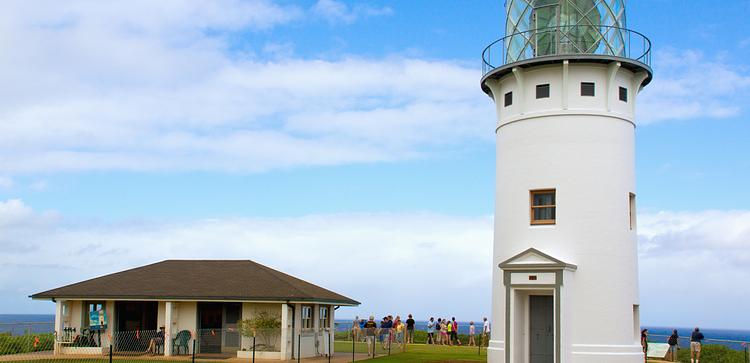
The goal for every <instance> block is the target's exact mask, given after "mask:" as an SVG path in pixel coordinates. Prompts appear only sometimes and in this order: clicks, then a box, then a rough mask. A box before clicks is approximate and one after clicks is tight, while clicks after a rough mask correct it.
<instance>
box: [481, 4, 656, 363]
mask: <svg viewBox="0 0 750 363" xmlns="http://www.w3.org/2000/svg"><path fill="white" fill-rule="evenodd" d="M506 12H507V24H506V36H505V37H504V38H502V39H500V40H498V41H496V42H495V43H493V44H491V45H490V46H489V47H487V49H485V51H484V53H483V60H484V76H483V77H482V81H481V85H482V89H483V90H484V92H485V93H487V94H488V95H489V96H490V97H491V98H492V99H493V100H494V101H495V104H496V107H497V128H496V134H497V187H496V188H497V189H496V201H495V202H496V206H495V241H494V264H493V278H492V282H493V286H492V290H493V291H492V319H493V329H492V335H491V340H490V343H489V362H491V363H497V362H507V363H547V362H550V363H552V362H555V363H558V362H563V363H569V362H570V363H586V362H591V363H617V362H632V363H636V362H643V352H642V350H641V347H640V342H639V340H640V331H639V330H640V329H639V325H640V322H639V312H638V310H639V309H638V261H637V246H636V228H635V160H634V159H635V120H634V115H635V112H634V111H635V100H636V95H637V94H638V92H639V91H640V90H641V89H642V88H643V87H644V86H645V85H646V84H648V83H649V82H650V81H651V77H652V72H651V68H650V48H651V45H650V42H649V40H648V39H647V38H646V37H645V36H643V35H641V34H640V33H638V32H635V31H633V30H628V29H627V27H626V23H625V0H507V1H506Z"/></svg>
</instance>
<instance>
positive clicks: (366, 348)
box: [334, 323, 489, 361]
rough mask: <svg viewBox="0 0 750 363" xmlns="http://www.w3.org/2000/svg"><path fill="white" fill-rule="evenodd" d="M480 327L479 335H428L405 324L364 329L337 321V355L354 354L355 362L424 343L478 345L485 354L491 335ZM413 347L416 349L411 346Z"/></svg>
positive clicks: (477, 349) (480, 351)
mask: <svg viewBox="0 0 750 363" xmlns="http://www.w3.org/2000/svg"><path fill="white" fill-rule="evenodd" d="M480 330H481V328H480V327H476V329H475V333H476V334H465V333H462V334H454V335H452V336H451V335H449V334H447V331H444V330H443V331H438V332H433V333H432V334H428V333H427V331H426V330H414V331H411V332H410V331H408V330H407V329H405V328H404V326H403V325H402V327H401V328H395V329H394V328H365V327H364V326H362V325H355V324H352V323H336V324H335V325H334V331H335V339H336V343H335V345H336V351H335V352H336V355H339V354H345V355H349V356H351V359H352V361H355V360H358V359H366V358H376V357H379V356H383V355H391V354H397V353H402V352H408V351H409V350H410V346H411V347H414V346H413V345H412V344H419V345H425V346H462V347H471V348H474V347H476V353H477V355H478V356H482V355H483V354H486V344H487V343H488V342H489V337H488V336H484V335H483V334H481V333H478V332H479V331H480ZM411 349H414V348H411Z"/></svg>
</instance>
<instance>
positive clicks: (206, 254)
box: [0, 200, 492, 319]
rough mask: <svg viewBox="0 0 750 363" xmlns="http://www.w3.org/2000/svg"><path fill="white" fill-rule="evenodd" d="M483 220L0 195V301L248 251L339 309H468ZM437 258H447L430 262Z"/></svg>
mask: <svg viewBox="0 0 750 363" xmlns="http://www.w3.org/2000/svg"><path fill="white" fill-rule="evenodd" d="M3 206H6V207H3ZM24 225H25V226H27V227H26V228H25V229H24V228H21V226H24ZM491 228H492V219H491V216H487V217H476V218H464V217H456V216H446V215H437V214H429V213H413V214H342V215H311V216H305V217H297V218H228V219H201V220H189V221H119V222H110V223H98V222H92V221H87V222H83V221H69V220H64V219H60V218H57V219H53V218H50V217H49V216H48V215H47V214H38V213H34V212H33V211H32V210H31V208H29V207H28V206H27V205H25V204H23V203H22V202H21V201H18V200H12V201H8V202H5V203H4V204H0V261H3V262H0V268H2V271H3V274H1V275H2V276H0V296H2V298H0V311H4V312H24V311H26V312H35V311H36V312H39V311H38V310H32V309H47V311H49V310H51V309H52V305H51V304H46V305H45V304H38V303H34V304H32V303H31V302H30V301H29V299H28V298H27V296H28V295H29V294H31V293H34V292H38V291H43V290H45V289H49V288H53V287H57V286H61V285H63V284H66V283H70V282H75V281H80V280H82V279H85V278H90V277H92V276H98V275H102V274H106V273H110V272H115V271H118V270H123V269H126V268H130V267H134V266H139V265H143V264H147V263H150V262H154V261H158V260H163V259H168V258H207V259H252V260H255V261H257V262H260V263H263V264H266V265H269V266H271V267H274V268H277V269H280V270H282V271H285V272H288V273H291V274H293V275H296V276H299V277H301V278H303V279H307V280H309V281H311V282H313V283H318V284H320V285H322V286H324V287H327V288H330V289H333V290H335V291H337V292H340V293H344V294H346V295H348V296H350V297H352V298H355V299H359V300H361V301H362V302H363V305H362V307H361V308H359V309H357V310H349V309H347V311H346V312H340V313H345V314H360V315H362V314H369V313H377V314H378V315H382V314H385V313H392V312H394V311H404V310H409V311H412V312H414V313H417V312H420V313H424V314H427V313H430V312H431V313H438V312H440V313H445V314H455V315H456V316H463V317H465V318H466V319H478V318H479V317H480V316H481V315H482V314H488V313H489V312H488V309H489V298H490V294H489V286H488V285H487V283H488V281H489V278H490V265H491V255H490V254H489V253H487V252H486V251H489V250H490V249H491V246H492V229H491ZM30 235H31V236H33V238H29V236H30ZM448 264H451V265H455V266H456V267H457V268H456V269H455V270H454V271H451V272H447V271H438V270H437V269H436V268H435V266H437V265H448ZM29 276H34V278H28V277H29ZM448 276H450V280H451V283H450V284H449V285H450V289H451V293H450V294H447V293H446V294H444V295H445V296H443V297H442V298H441V299H439V300H436V299H424V296H425V291H439V290H440V289H444V288H447V286H446V283H445V281H446V278H448ZM385 292H387V293H385ZM394 296H398V297H399V298H398V299H394V298H393V297H394ZM441 309H442V310H441ZM404 312H405V311H404Z"/></svg>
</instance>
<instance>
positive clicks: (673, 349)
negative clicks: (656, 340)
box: [667, 329, 680, 362]
mask: <svg viewBox="0 0 750 363" xmlns="http://www.w3.org/2000/svg"><path fill="white" fill-rule="evenodd" d="M679 342H680V336H679V335H678V334H677V329H674V330H672V335H670V336H669V339H667V344H669V360H670V361H671V362H674V361H675V359H677V347H678V346H679Z"/></svg>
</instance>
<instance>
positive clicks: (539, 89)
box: [536, 84, 549, 98]
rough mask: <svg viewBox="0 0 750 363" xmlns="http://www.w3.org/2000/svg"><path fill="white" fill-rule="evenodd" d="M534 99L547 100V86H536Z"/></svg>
mask: <svg viewBox="0 0 750 363" xmlns="http://www.w3.org/2000/svg"><path fill="white" fill-rule="evenodd" d="M536 98H549V84H538V85H536Z"/></svg>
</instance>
